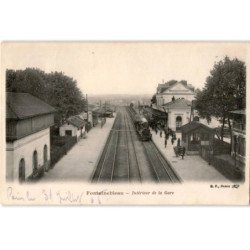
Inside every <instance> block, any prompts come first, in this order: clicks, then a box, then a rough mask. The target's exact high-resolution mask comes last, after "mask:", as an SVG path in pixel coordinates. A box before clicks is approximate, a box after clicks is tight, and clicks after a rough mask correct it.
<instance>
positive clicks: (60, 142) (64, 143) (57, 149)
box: [50, 136, 77, 167]
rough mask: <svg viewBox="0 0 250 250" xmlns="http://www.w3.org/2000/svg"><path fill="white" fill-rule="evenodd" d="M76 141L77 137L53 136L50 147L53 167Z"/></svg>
mask: <svg viewBox="0 0 250 250" xmlns="http://www.w3.org/2000/svg"><path fill="white" fill-rule="evenodd" d="M76 142H77V138H76V137H70V136H63V137H61V136H53V137H52V140H51V148H50V158H51V167H53V166H54V165H55V164H56V163H57V162H58V161H59V160H60V159H61V158H62V157H63V156H64V155H65V154H67V152H68V151H69V150H70V149H71V148H72V147H73V146H74V145H75V144H76Z"/></svg>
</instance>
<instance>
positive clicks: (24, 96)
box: [6, 92, 56, 120]
mask: <svg viewBox="0 0 250 250" xmlns="http://www.w3.org/2000/svg"><path fill="white" fill-rule="evenodd" d="M54 112H56V110H55V109H54V108H53V107H52V106H50V105H49V104H47V103H45V102H44V101H42V100H40V99H39V98H37V97H35V96H33V95H31V94H28V93H14V92H7V93H6V118H7V119H16V120H21V119H26V118H29V117H34V116H39V115H44V114H50V113H54Z"/></svg>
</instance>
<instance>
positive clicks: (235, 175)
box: [200, 144, 244, 181]
mask: <svg viewBox="0 0 250 250" xmlns="http://www.w3.org/2000/svg"><path fill="white" fill-rule="evenodd" d="M219 145H220V146H221V145H222V144H219ZM227 150H228V148H227ZM227 150H225V151H226V152H227ZM218 152H219V151H217V154H215V153H214V152H212V151H211V149H210V148H209V147H201V150H200V156H201V157H202V158H203V159H204V160H205V161H207V162H208V163H209V164H211V165H213V166H214V168H215V169H217V170H218V171H219V172H220V173H221V174H222V175H224V176H225V177H226V178H228V179H230V180H232V181H236V180H237V181H239V180H243V179H244V165H243V164H240V163H239V162H237V164H235V162H234V160H233V159H232V158H231V156H230V155H229V154H220V155H218ZM220 152H223V150H221V151H220Z"/></svg>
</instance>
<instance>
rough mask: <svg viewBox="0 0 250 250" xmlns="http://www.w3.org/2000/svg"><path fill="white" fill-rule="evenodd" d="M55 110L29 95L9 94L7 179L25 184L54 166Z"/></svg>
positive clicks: (7, 103)
mask: <svg viewBox="0 0 250 250" xmlns="http://www.w3.org/2000/svg"><path fill="white" fill-rule="evenodd" d="M54 112H55V109H54V108H53V107H51V106H50V105H48V104H47V103H45V102H43V101H42V100H40V99H38V98H37V97H34V96H32V95H30V94H28V93H12V92H7V94H6V179H7V181H19V182H23V181H25V180H27V178H29V177H32V176H33V175H35V174H36V173H37V172H39V171H41V170H42V171H43V170H48V168H49V166H50V127H51V126H52V125H53V124H54Z"/></svg>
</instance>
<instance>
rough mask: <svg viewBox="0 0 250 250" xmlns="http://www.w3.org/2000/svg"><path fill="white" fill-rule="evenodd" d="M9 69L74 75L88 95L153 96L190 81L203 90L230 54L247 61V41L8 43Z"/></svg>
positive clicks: (5, 63)
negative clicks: (173, 84) (176, 83)
mask: <svg viewBox="0 0 250 250" xmlns="http://www.w3.org/2000/svg"><path fill="white" fill-rule="evenodd" d="M2 48H3V50H2V66H3V70H5V69H7V68H8V69H25V68H26V67H35V68H39V69H41V70H44V71H45V72H51V71H62V72H64V73H65V74H66V75H68V76H71V77H73V78H74V79H75V80H76V81H77V84H78V87H79V88H80V89H81V90H82V92H83V94H89V95H99V94H153V93H155V92H156V87H157V85H158V83H162V82H163V81H165V82H166V81H169V80H172V79H175V80H187V82H188V83H189V84H192V85H193V86H194V87H195V88H202V87H203V86H204V83H205V81H206V77H207V76H208V75H209V72H210V70H211V69H212V68H213V65H214V63H215V62H216V61H219V60H221V59H223V58H224V57H225V56H226V55H227V56H229V57H230V58H234V57H237V58H238V59H240V60H243V61H245V62H246V57H247V55H246V54H247V44H246V43H229V42H228V43H222V42H220V43H205V42H196V43H192V42H188V43H183V42H175V43H174V42H171V43H170V42H106V43H105V42H41V43H38V42H30V43H28V42H22V43H13V42H6V43H3V46H2Z"/></svg>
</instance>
